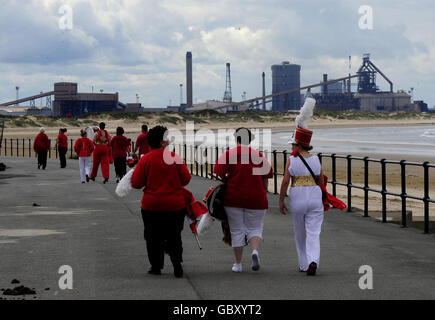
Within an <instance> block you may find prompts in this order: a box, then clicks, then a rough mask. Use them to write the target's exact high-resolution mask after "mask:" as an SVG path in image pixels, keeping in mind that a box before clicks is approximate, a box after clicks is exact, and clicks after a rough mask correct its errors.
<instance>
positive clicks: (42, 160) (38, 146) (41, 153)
mask: <svg viewBox="0 0 435 320" xmlns="http://www.w3.org/2000/svg"><path fill="white" fill-rule="evenodd" d="M33 150H34V151H35V152H36V153H37V155H38V169H40V168H41V167H42V169H43V170H45V168H46V167H47V153H48V150H50V140H48V136H47V135H46V134H45V129H44V128H41V129H40V130H39V134H38V135H37V136H36V138H35V141H34V142H33Z"/></svg>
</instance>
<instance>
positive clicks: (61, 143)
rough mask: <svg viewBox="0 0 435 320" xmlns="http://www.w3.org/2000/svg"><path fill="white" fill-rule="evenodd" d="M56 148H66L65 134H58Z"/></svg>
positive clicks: (66, 138) (66, 139)
mask: <svg viewBox="0 0 435 320" xmlns="http://www.w3.org/2000/svg"><path fill="white" fill-rule="evenodd" d="M57 146H58V147H63V148H68V137H67V136H66V135H65V134H63V133H59V135H58V136H57Z"/></svg>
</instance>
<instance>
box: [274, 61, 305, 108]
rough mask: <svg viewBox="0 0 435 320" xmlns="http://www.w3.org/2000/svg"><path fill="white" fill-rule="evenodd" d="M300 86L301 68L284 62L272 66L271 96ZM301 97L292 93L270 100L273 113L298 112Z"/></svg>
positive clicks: (296, 93) (297, 93)
mask: <svg viewBox="0 0 435 320" xmlns="http://www.w3.org/2000/svg"><path fill="white" fill-rule="evenodd" d="M300 86H301V66H300V65H298V64H291V63H290V62H288V61H284V62H283V63H282V64H276V65H273V66H272V94H275V93H280V92H284V91H287V90H291V89H296V88H300ZM300 107H301V95H300V93H299V92H293V93H289V94H285V95H280V96H275V97H273V98H272V110H273V111H287V110H299V108H300Z"/></svg>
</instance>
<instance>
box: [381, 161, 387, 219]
mask: <svg viewBox="0 0 435 320" xmlns="http://www.w3.org/2000/svg"><path fill="white" fill-rule="evenodd" d="M386 171H387V170H386V164H385V159H381V176H382V191H381V194H382V222H383V223H386V222H387V175H386Z"/></svg>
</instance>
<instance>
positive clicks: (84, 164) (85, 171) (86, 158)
mask: <svg viewBox="0 0 435 320" xmlns="http://www.w3.org/2000/svg"><path fill="white" fill-rule="evenodd" d="M80 136H81V138H80V139H78V140H77V141H76V143H75V144H74V151H75V152H76V153H77V155H78V157H79V168H80V178H81V181H82V183H85V180H86V182H89V171H90V167H91V154H92V152H93V151H94V148H95V147H94V143H93V142H92V140H91V139H89V138H88V134H87V132H86V130H84V129H82V130H80Z"/></svg>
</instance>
